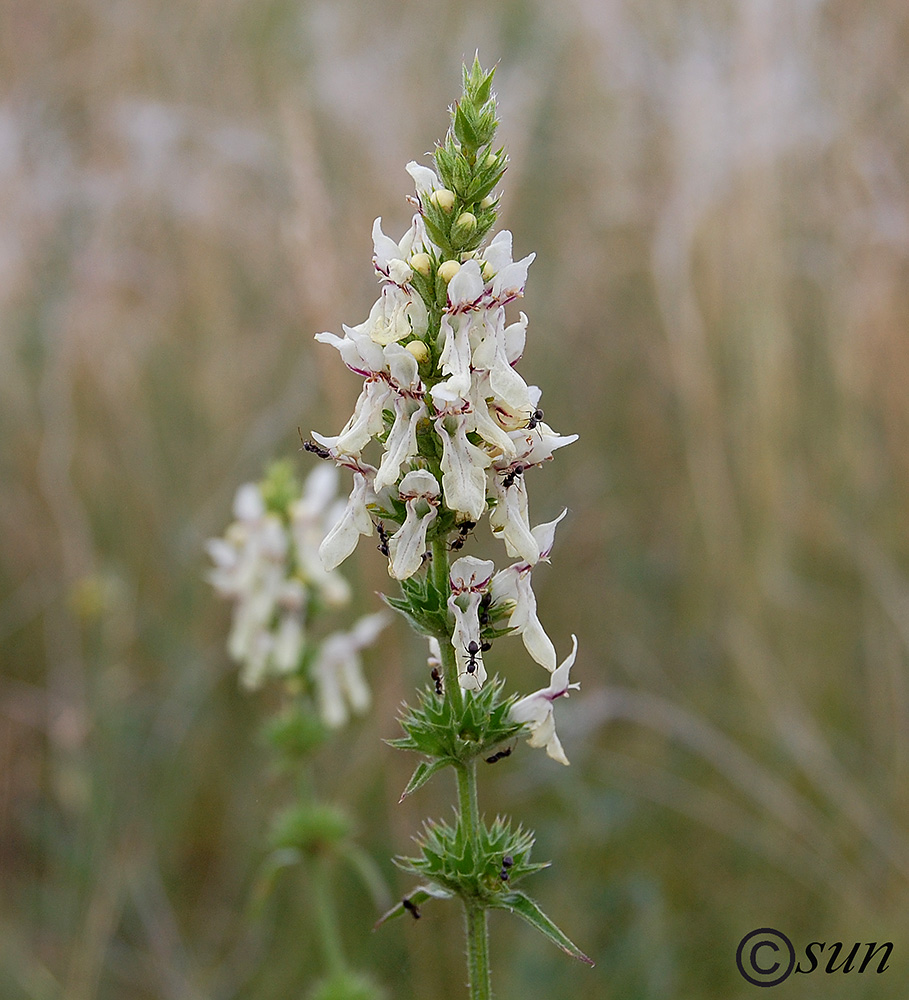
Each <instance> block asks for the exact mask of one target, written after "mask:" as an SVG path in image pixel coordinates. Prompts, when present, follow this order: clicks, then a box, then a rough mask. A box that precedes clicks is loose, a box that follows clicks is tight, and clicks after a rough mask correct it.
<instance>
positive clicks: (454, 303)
mask: <svg viewBox="0 0 909 1000" xmlns="http://www.w3.org/2000/svg"><path fill="white" fill-rule="evenodd" d="M483 291H484V286H483V275H482V274H481V273H480V265H479V264H478V263H477V262H476V261H475V260H468V261H465V262H464V263H463V264H462V265H461V267H460V268H459V269H458V273H457V274H456V275H455V276H454V277H453V278H452V279H451V281H449V282H448V305H449V308H450V310H451V312H454V313H460V312H468V311H470V310H472V309H477V308H478V306H479V304H480V300H481V299H482V298H483Z"/></svg>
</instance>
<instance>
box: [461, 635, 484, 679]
mask: <svg viewBox="0 0 909 1000" xmlns="http://www.w3.org/2000/svg"><path fill="white" fill-rule="evenodd" d="M481 649H482V647H481V646H480V644H479V643H478V642H477V641H476V640H475V639H471V640H470V642H468V643H467V645H466V646H465V647H464V652H466V653H467V668H466V669H467V673H469V674H473V673H476V670H477V667H478V666H479V664H478V663H477V657H478V656H479V655H480V651H481Z"/></svg>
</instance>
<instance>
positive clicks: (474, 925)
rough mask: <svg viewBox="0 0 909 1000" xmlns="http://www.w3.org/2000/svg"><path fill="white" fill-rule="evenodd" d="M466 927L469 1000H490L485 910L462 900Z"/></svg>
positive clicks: (470, 900) (490, 986)
mask: <svg viewBox="0 0 909 1000" xmlns="http://www.w3.org/2000/svg"><path fill="white" fill-rule="evenodd" d="M464 916H465V918H466V925H467V975H468V982H467V989H468V995H469V997H470V1000H491V997H492V984H491V982H490V978H489V929H488V927H487V920H486V908H485V907H484V906H482V905H481V904H479V903H477V901H476V900H472V899H465V900H464Z"/></svg>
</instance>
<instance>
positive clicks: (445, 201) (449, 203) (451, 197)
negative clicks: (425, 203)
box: [429, 188, 455, 214]
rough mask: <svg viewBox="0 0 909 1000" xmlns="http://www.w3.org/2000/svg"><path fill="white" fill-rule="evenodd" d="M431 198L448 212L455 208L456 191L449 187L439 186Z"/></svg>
mask: <svg viewBox="0 0 909 1000" xmlns="http://www.w3.org/2000/svg"><path fill="white" fill-rule="evenodd" d="M429 200H430V201H431V202H432V203H433V204H434V205H436V206H437V207H438V208H441V209H442V211H443V212H445V213H446V214H448V213H449V212H451V210H452V209H453V208H454V203H455V193H454V191H449V190H448V188H438V189H437V190H435V191H433V193H432V194H431V195H430V196H429Z"/></svg>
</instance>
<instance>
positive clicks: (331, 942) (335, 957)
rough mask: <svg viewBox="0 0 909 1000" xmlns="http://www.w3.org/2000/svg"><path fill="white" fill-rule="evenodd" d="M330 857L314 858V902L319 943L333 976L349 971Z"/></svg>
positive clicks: (327, 966) (326, 964)
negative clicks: (330, 871) (333, 890)
mask: <svg viewBox="0 0 909 1000" xmlns="http://www.w3.org/2000/svg"><path fill="white" fill-rule="evenodd" d="M329 864H330V859H329V858H327V857H317V858H314V859H313V864H312V874H313V896H314V899H313V902H314V904H315V905H314V907H313V908H314V910H315V912H316V921H317V923H318V927H319V939H320V940H319V943H320V945H321V947H322V956H323V958H324V959H325V966H326V968H327V969H328V972H329V974H330V975H331V976H338V975H340V974H341V973H343V972H346V971H347V963H346V962H345V961H344V953H343V951H342V949H341V933H340V930H339V928H338V914H337V912H336V911H335V904H334V897H333V896H332V891H331V880H330V878H329Z"/></svg>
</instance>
